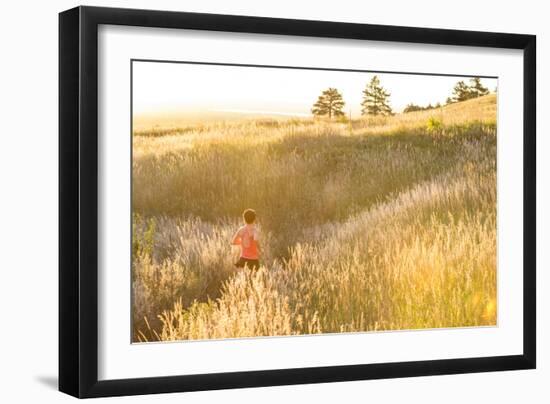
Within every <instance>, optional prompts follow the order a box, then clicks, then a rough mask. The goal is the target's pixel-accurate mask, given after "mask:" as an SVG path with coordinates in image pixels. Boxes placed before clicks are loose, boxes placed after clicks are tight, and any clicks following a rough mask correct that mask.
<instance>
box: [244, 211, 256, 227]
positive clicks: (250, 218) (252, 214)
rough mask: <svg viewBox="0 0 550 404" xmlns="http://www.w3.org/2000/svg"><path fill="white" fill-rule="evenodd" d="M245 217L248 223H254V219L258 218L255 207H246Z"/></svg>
mask: <svg viewBox="0 0 550 404" xmlns="http://www.w3.org/2000/svg"><path fill="white" fill-rule="evenodd" d="M243 219H244V221H245V223H247V224H252V223H254V220H256V211H255V210H254V209H246V210H245V211H244V212H243Z"/></svg>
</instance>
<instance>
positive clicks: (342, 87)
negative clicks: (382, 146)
mask: <svg viewBox="0 0 550 404" xmlns="http://www.w3.org/2000/svg"><path fill="white" fill-rule="evenodd" d="M375 74H377V75H378V76H379V78H380V81H381V84H382V86H383V87H384V88H386V90H388V91H389V92H390V93H391V96H390V105H391V106H392V108H393V109H394V111H396V112H400V111H401V110H402V109H403V108H404V107H405V105H407V104H408V103H410V102H413V103H415V104H418V105H426V104H428V103H432V104H435V103H437V102H441V103H444V102H445V100H446V98H447V97H449V96H450V95H451V93H452V88H453V86H454V85H455V83H456V82H457V81H458V80H468V79H469V77H443V76H420V75H409V74H393V73H392V74H388V73H384V74H379V73H352V72H338V71H318V70H302V69H276V68H259V67H240V66H209V65H190V64H181V63H154V62H134V63H133V108H134V113H135V114H140V113H144V112H172V111H184V110H188V111H201V112H221V111H226V112H243V113H261V114H263V113H267V114H282V115H287V114H288V115H302V116H309V115H310V114H311V112H310V110H311V107H312V105H313V103H314V102H315V101H316V100H317V97H318V96H319V95H320V94H321V91H323V90H324V89H326V88H328V87H336V88H337V89H338V90H339V91H340V93H341V94H342V95H343V98H344V101H345V103H346V105H345V106H344V110H345V111H346V114H347V113H349V111H350V109H351V111H352V114H353V115H358V114H359V113H360V110H361V107H360V103H361V99H362V90H363V89H364V88H365V85H366V84H367V83H368V82H369V81H370V79H371V78H372V76H373V75H375ZM482 83H483V84H484V85H485V86H486V87H488V88H489V90H491V91H494V89H495V87H496V85H497V80H496V79H482Z"/></svg>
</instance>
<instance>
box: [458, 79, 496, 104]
mask: <svg viewBox="0 0 550 404" xmlns="http://www.w3.org/2000/svg"><path fill="white" fill-rule="evenodd" d="M487 94H489V90H488V89H487V87H484V86H483V84H481V79H480V78H479V77H473V78H471V79H470V85H467V84H466V83H465V82H464V81H462V80H461V81H459V82H458V83H456V85H455V86H454V88H453V98H452V101H453V102H460V101H466V100H470V99H472V98H477V97H481V96H482V95H487Z"/></svg>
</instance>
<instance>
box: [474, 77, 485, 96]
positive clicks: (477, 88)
mask: <svg viewBox="0 0 550 404" xmlns="http://www.w3.org/2000/svg"><path fill="white" fill-rule="evenodd" d="M470 89H471V91H472V92H473V93H474V95H475V97H481V96H482V95H487V94H489V89H488V88H487V87H484V86H483V84H481V79H480V78H479V77H474V78H472V79H470Z"/></svg>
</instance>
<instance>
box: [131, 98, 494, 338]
mask: <svg viewBox="0 0 550 404" xmlns="http://www.w3.org/2000/svg"><path fill="white" fill-rule="evenodd" d="M133 148H134V160H133V198H132V199H133V212H134V220H133V223H134V237H133V240H134V254H133V269H132V279H133V290H134V297H135V299H134V302H135V306H134V316H133V325H134V340H135V341H139V340H141V341H144V340H158V339H161V340H177V339H197V338H199V339H200V338H227V337H244V336H261V335H289V334H304V333H318V332H323V333H325V332H341V331H372V330H380V329H382V330H390V329H413V328H434V327H455V326H475V325H491V324H495V322H496V96H494V95H489V96H486V97H481V98H478V99H474V100H470V101H467V102H463V103H458V104H453V105H450V106H446V107H443V108H441V109H439V110H432V111H421V112H416V113H409V114H398V115H395V116H392V117H378V118H370V117H369V118H361V119H356V120H353V121H352V122H351V123H350V122H345V121H342V122H334V121H333V122H330V121H326V120H313V119H284V120H269V119H261V120H242V121H235V122H225V121H224V122H208V123H204V124H203V126H202V127H201V128H200V130H196V129H192V128H191V129H189V128H188V129H186V130H180V131H176V132H174V133H173V134H169V135H164V136H158V135H157V136H139V135H138V136H134V139H133ZM248 207H253V208H254V209H256V211H257V212H258V225H259V226H260V227H261V232H262V240H263V241H262V264H263V268H262V269H261V270H260V271H259V272H258V273H256V274H253V273H249V272H239V271H237V270H236V269H235V267H234V266H233V262H234V258H235V256H234V251H232V250H231V246H230V244H229V240H230V239H231V235H232V233H233V232H234V231H235V229H236V228H238V226H239V223H240V214H241V213H242V211H243V210H244V209H245V208H248Z"/></svg>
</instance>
